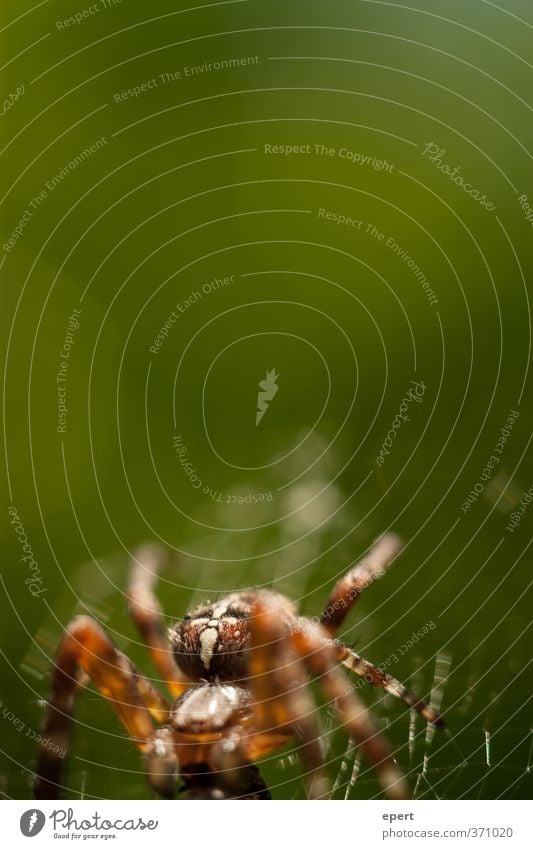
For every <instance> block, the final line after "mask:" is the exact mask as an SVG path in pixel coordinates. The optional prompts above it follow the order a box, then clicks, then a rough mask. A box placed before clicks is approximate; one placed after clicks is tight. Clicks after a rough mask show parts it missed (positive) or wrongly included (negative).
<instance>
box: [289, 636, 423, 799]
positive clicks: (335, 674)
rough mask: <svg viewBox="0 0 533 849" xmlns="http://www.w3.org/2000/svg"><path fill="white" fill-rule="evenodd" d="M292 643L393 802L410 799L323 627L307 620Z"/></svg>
mask: <svg viewBox="0 0 533 849" xmlns="http://www.w3.org/2000/svg"><path fill="white" fill-rule="evenodd" d="M291 639H292V642H293V644H294V646H295V648H296V650H297V652H298V654H299V655H300V657H301V658H302V660H303V661H304V662H305V664H306V666H307V667H308V669H309V670H310V671H311V672H314V673H316V674H317V675H319V676H320V681H319V683H320V685H321V687H322V689H323V690H324V692H325V694H326V695H327V696H328V698H330V699H331V700H332V701H335V704H336V707H337V710H338V712H339V714H340V716H341V718H342V720H343V722H344V724H345V725H346V728H347V731H348V733H349V734H350V735H351V736H352V737H354V739H355V740H357V741H358V742H359V744H360V746H361V749H362V752H363V755H364V756H365V757H366V759H367V761H368V762H369V763H370V764H372V765H373V766H374V769H375V770H376V773H377V775H378V778H379V781H380V784H381V786H382V787H383V789H384V790H385V792H386V793H387V795H388V796H389V797H390V798H391V799H408V798H409V792H408V787H407V782H406V780H405V778H404V775H403V773H402V772H401V770H400V769H399V767H397V766H396V764H395V762H394V760H393V757H392V753H391V751H390V749H389V745H388V743H387V742H386V740H385V738H384V737H383V736H382V735H381V733H380V732H379V730H378V729H377V727H376V725H375V723H374V720H373V718H372V715H371V713H370V711H369V710H368V708H367V707H366V705H365V704H364V703H363V702H362V701H361V700H360V699H359V697H358V696H357V695H356V693H355V692H354V691H353V688H351V687H350V686H347V685H348V681H347V679H346V678H345V676H344V675H343V674H342V672H341V671H340V670H339V669H338V667H337V666H336V662H337V658H336V655H335V650H334V646H333V645H332V644H331V640H328V639H327V634H326V633H325V632H324V630H323V629H322V628H321V627H320V626H315V625H313V623H312V622H309V621H307V622H306V624H305V626H303V625H302V627H300V628H298V629H295V630H294V631H293V632H292V637H291Z"/></svg>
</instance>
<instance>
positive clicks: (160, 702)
mask: <svg viewBox="0 0 533 849" xmlns="http://www.w3.org/2000/svg"><path fill="white" fill-rule="evenodd" d="M399 550H400V543H399V540H398V538H397V537H396V536H394V535H393V534H387V535H385V536H384V537H382V538H381V539H380V540H378V541H377V543H376V544H375V545H374V546H373V548H371V549H370V551H369V552H368V554H367V556H366V557H365V558H364V559H363V560H361V561H360V562H359V563H358V564H357V565H356V566H354V567H353V568H352V569H350V570H349V571H348V572H347V574H346V575H344V576H343V577H342V578H341V579H340V580H339V581H338V582H337V584H336V585H335V587H334V589H333V592H332V594H331V595H330V597H329V599H328V601H327V603H326V606H325V608H324V612H323V613H322V617H321V618H320V620H317V621H316V622H315V621H313V620H310V619H306V618H305V617H301V616H298V615H297V612H296V608H295V606H294V605H293V603H292V602H290V601H289V600H288V599H286V598H285V597H284V596H282V595H280V594H279V593H275V592H271V591H269V590H255V591H254V590H247V591H244V592H240V593H233V594H231V595H228V596H225V597H224V598H221V599H218V600H217V601H216V602H213V603H212V604H211V603H205V604H202V605H200V606H199V607H197V608H195V609H194V610H193V611H192V612H191V613H188V614H187V615H186V616H185V617H184V618H183V619H182V620H180V621H179V622H178V623H177V624H176V625H175V626H174V627H173V628H171V629H170V630H169V632H168V634H166V632H165V629H164V627H163V618H162V613H161V609H160V607H159V605H158V602H157V600H156V598H155V596H154V594H153V582H154V579H155V576H156V574H157V570H158V566H159V563H160V560H161V551H160V550H159V549H157V548H154V547H151V546H145V547H143V548H142V549H139V550H138V551H137V552H136V554H135V556H134V558H133V568H132V573H131V580H130V585H129V588H128V598H129V602H130V610H131V613H132V615H133V618H134V619H135V622H136V623H137V625H138V627H139V629H140V631H141V634H142V635H143V637H144V639H145V641H146V643H147V645H148V647H149V649H150V653H151V656H152V660H153V662H154V664H155V665H156V667H157V668H158V670H159V673H160V675H161V676H162V678H163V681H164V682H165V683H166V685H167V688H168V690H169V691H170V692H171V693H172V695H173V697H174V701H173V702H172V703H169V702H168V701H167V700H166V699H165V698H164V697H163V696H162V695H161V694H160V692H159V691H158V690H157V689H156V688H155V687H154V686H153V684H152V683H151V681H150V680H149V679H148V678H145V677H144V676H143V675H142V674H141V673H140V672H139V670H138V669H137V668H136V667H134V666H133V664H132V663H131V661H129V660H128V658H127V657H126V656H125V655H124V654H122V652H120V651H119V650H118V648H117V647H116V646H115V645H114V643H113V642H112V641H111V640H110V638H109V637H108V636H107V634H106V633H105V631H103V630H102V628H101V627H100V625H99V624H98V623H97V622H96V621H95V620H94V619H91V618H90V617H88V616H78V617H76V618H75V619H73V620H72V621H71V622H70V624H69V625H68V626H67V628H66V630H65V633H64V635H63V638H62V640H61V643H60V646H59V650H58V654H57V659H56V663H55V667H54V673H53V678H52V699H51V702H50V704H49V707H48V710H47V713H46V717H45V721H44V733H43V736H42V739H43V740H44V741H46V742H45V744H41V748H40V753H39V759H38V763H37V769H36V781H35V793H36V795H37V796H38V797H39V798H57V797H58V795H59V793H60V790H61V789H62V784H61V780H62V764H63V756H64V753H65V747H66V745H67V739H68V731H69V727H70V723H71V717H72V710H73V705H74V697H75V695H76V691H77V690H78V689H79V688H80V687H81V686H82V685H83V683H84V682H85V680H86V679H87V678H89V679H92V681H93V682H94V684H95V685H96V687H97V688H98V689H99V690H100V692H101V693H102V695H104V696H105V697H106V698H107V699H108V700H109V701H110V703H111V705H112V707H113V708H114V709H115V711H116V713H117V714H118V716H119V718H120V719H121V720H122V722H123V723H124V725H125V727H126V729H127V730H128V732H129V734H130V736H131V737H132V738H133V740H134V741H135V743H136V744H137V746H138V747H139V749H140V750H141V752H142V753H143V755H144V760H145V768H146V772H147V776H148V780H149V782H150V784H151V785H152V787H153V788H154V789H155V790H156V791H157V792H158V793H160V794H161V795H164V796H172V795H174V792H175V790H176V786H177V778H178V775H179V774H180V773H181V778H182V781H183V784H182V787H181V790H180V792H182V793H184V794H185V795H186V796H188V797H190V798H208V799H226V798H246V799H267V798H270V797H269V793H268V790H267V788H266V786H265V784H264V782H263V780H262V778H261V776H260V775H259V771H258V769H257V768H256V766H255V765H254V764H255V762H256V761H257V760H259V759H260V758H262V757H263V756H264V755H266V754H268V753H269V752H271V751H273V750H275V749H277V748H279V747H280V746H282V745H284V744H285V743H287V742H288V741H290V740H291V739H293V740H295V741H296V742H297V743H298V744H299V752H300V757H301V760H302V764H303V767H304V770H305V777H306V780H307V785H308V791H309V795H310V796H314V797H322V798H323V797H325V796H327V795H328V785H327V779H326V776H325V773H324V768H323V754H322V749H321V745H320V735H319V731H318V728H317V725H316V721H315V716H314V714H315V706H314V703H313V701H312V699H311V697H310V694H309V691H308V688H307V681H308V676H309V675H310V674H311V675H313V676H315V677H316V678H317V680H318V682H319V684H320V686H321V688H322V689H323V691H324V693H325V695H326V697H327V698H328V700H329V701H331V703H332V704H334V705H335V708H336V710H337V712H338V714H339V716H340V719H341V721H342V723H343V724H344V725H345V727H346V729H347V731H348V732H349V734H350V735H351V736H352V737H353V738H354V739H355V740H357V741H358V742H359V744H360V746H361V750H362V753H363V755H365V756H366V759H367V761H369V762H370V763H371V764H372V765H373V767H374V769H375V770H376V772H377V775H378V778H379V780H380V783H381V785H382V787H383V789H384V790H385V792H386V793H387V794H388V795H389V796H390V797H391V798H398V799H403V798H406V797H407V796H408V789H407V785H406V782H405V779H404V776H403V774H402V772H401V771H400V769H399V768H398V767H397V765H396V763H395V761H394V759H393V757H392V753H391V751H390V749H389V746H388V744H387V742H386V740H385V739H384V738H383V736H382V735H381V734H380V732H379V731H378V729H377V727H376V725H375V723H374V720H373V719H372V715H371V714H370V712H369V710H368V709H367V708H366V707H365V705H364V703H363V702H362V701H361V700H360V698H359V697H358V695H357V693H356V688H355V687H350V686H346V684H347V682H346V679H345V677H344V676H343V674H342V673H341V671H340V668H339V665H343V666H345V667H347V668H348V669H350V670H351V671H352V672H355V673H356V674H357V675H359V676H360V677H362V678H364V679H366V680H367V681H369V682H371V683H373V684H376V685H377V686H379V687H382V688H383V689H384V690H386V691H387V692H389V693H391V694H393V695H394V696H396V697H397V698H399V699H401V700H402V701H403V702H405V703H406V704H407V705H409V707H411V708H413V709H414V710H416V711H417V712H418V713H419V714H421V715H422V716H423V717H424V718H425V719H426V720H428V721H430V722H432V723H434V724H435V725H440V726H442V725H443V724H444V723H443V721H442V719H441V718H440V716H439V714H437V713H436V712H435V711H434V710H432V708H430V707H428V706H427V705H426V704H425V703H424V702H423V701H422V700H420V699H418V698H417V697H416V696H415V695H414V694H413V693H411V692H410V691H409V690H407V689H406V688H405V687H404V686H403V684H400V682H399V681H397V680H396V679H395V678H392V677H391V676H390V675H387V674H386V673H385V672H383V671H382V670H381V669H380V668H379V667H377V666H374V664H372V663H370V661H368V660H365V659H364V658H362V657H360V656H359V655H358V654H356V652H355V651H353V649H351V648H349V647H348V646H345V645H344V644H343V643H341V642H340V641H338V640H337V639H335V635H336V632H337V629H338V628H339V626H340V625H341V624H342V622H343V620H344V618H345V616H346V614H347V613H348V612H349V610H350V608H351V607H352V606H353V604H354V603H355V601H356V600H357V598H358V596H359V595H360V594H361V592H362V591H363V589H364V588H365V587H366V586H368V584H369V583H371V582H372V581H373V580H374V579H375V578H377V577H379V576H380V575H382V574H383V571H384V569H385V568H386V567H387V566H388V565H390V563H391V562H392V561H393V559H394V558H395V556H396V554H397V553H398V552H399ZM167 636H168V638H169V639H168V640H167ZM154 721H155V722H156V723H158V726H159V727H155V726H154ZM58 752H59V753H60V754H57V753H58ZM61 753H62V754H61Z"/></svg>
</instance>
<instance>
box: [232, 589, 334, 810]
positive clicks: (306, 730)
mask: <svg viewBox="0 0 533 849" xmlns="http://www.w3.org/2000/svg"><path fill="white" fill-rule="evenodd" d="M249 623H250V631H251V635H252V647H251V650H250V666H249V676H250V678H249V682H248V683H249V686H250V689H251V692H252V699H253V703H254V716H255V718H256V723H257V729H258V731H259V733H258V734H257V735H255V736H254V737H252V739H251V740H249V741H248V743H247V750H248V753H249V755H250V759H251V760H252V759H253V760H255V759H256V758H257V757H260V756H261V754H264V753H265V751H268V750H271V749H272V748H274V747H276V746H279V745H281V744H283V743H284V742H286V741H287V739H289V738H290V737H295V738H296V740H297V741H298V742H299V743H300V756H301V759H302V762H303V766H304V769H305V770H306V783H307V786H308V792H309V795H310V797H312V798H320V797H322V796H325V795H326V794H327V778H326V775H325V772H324V762H323V755H322V749H321V745H320V733H319V730H318V728H317V724H316V721H315V712H316V705H315V704H314V702H313V700H312V698H311V696H310V694H309V690H308V680H307V675H306V673H305V669H304V667H303V665H302V663H301V661H300V659H299V657H298V655H297V653H296V652H295V651H294V649H293V648H292V646H291V642H290V633H291V630H292V628H294V627H295V624H296V619H295V617H294V610H293V607H292V605H291V604H290V603H288V602H287V601H286V600H285V599H283V598H282V597H281V596H279V595H277V594H274V593H261V594H260V595H259V597H258V599H257V600H256V602H255V603H254V606H253V609H252V613H251V616H250V620H249ZM262 750H263V751H262Z"/></svg>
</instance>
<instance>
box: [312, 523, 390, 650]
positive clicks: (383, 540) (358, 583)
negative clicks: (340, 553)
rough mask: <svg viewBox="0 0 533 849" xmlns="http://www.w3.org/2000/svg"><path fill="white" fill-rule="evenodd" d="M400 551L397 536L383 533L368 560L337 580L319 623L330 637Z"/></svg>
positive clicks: (364, 559) (365, 558)
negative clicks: (366, 589) (366, 588)
mask: <svg viewBox="0 0 533 849" xmlns="http://www.w3.org/2000/svg"><path fill="white" fill-rule="evenodd" d="M401 548H402V544H401V541H400V538H399V537H397V536H396V534H392V533H388V534H384V536H382V537H380V538H379V539H378V540H376V542H375V543H374V545H373V546H372V548H371V549H370V551H369V552H368V554H367V555H366V557H363V559H362V560H360V561H359V563H357V564H356V565H355V566H354V567H353V569H350V571H349V572H347V573H346V575H344V576H343V577H342V578H341V579H340V580H339V581H337V583H336V584H335V587H334V588H333V592H332V593H331V595H330V597H329V598H328V600H327V602H326V606H325V608H324V612H323V613H322V617H321V620H320V622H321V625H322V627H323V628H325V629H326V631H327V632H328V633H329V635H330V636H334V635H335V634H336V633H337V630H338V629H339V627H340V625H341V624H342V623H343V621H344V619H345V617H346V616H347V615H348V613H349V612H350V610H351V609H352V607H353V605H354V604H355V602H356V601H357V599H358V598H359V596H360V595H361V593H362V592H363V590H364V589H365V587H367V586H368V585H369V584H371V583H372V581H375V580H376V578H379V577H380V576H381V575H382V574H383V572H384V571H385V569H387V568H388V567H389V566H390V565H391V563H392V561H393V560H394V558H395V557H396V555H397V554H399V552H400V551H401Z"/></svg>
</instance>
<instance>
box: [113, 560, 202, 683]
mask: <svg viewBox="0 0 533 849" xmlns="http://www.w3.org/2000/svg"><path fill="white" fill-rule="evenodd" d="M163 557H164V554H163V551H162V549H160V548H159V547H157V546H154V545H144V546H141V547H140V548H138V549H137V550H136V551H135V552H134V554H133V558H132V561H131V567H130V578H129V584H128V589H127V593H126V595H127V597H128V600H129V609H130V614H131V616H132V618H133V621H134V622H135V624H136V626H137V628H138V629H139V631H140V633H141V636H142V637H143V639H144V641H145V643H146V645H147V646H148V649H149V651H150V656H151V658H152V661H153V663H154V665H155V667H156V669H157V670H158V671H159V673H160V675H161V676H162V678H163V681H164V682H165V684H166V686H167V688H168V690H169V692H170V693H172V695H173V696H175V697H176V698H177V697H178V696H181V694H182V693H183V692H184V691H185V690H186V689H187V687H189V686H190V683H191V682H190V681H189V680H188V678H187V677H186V676H185V675H184V674H183V672H182V671H181V670H180V669H179V667H178V665H177V663H176V660H175V658H174V654H173V652H172V649H171V647H170V643H169V640H168V636H167V632H166V629H165V626H164V623H163V613H162V610H161V606H160V604H159V602H158V600H157V598H156V596H155V594H154V583H155V580H156V578H157V574H158V572H159V567H160V564H161V562H162V560H163Z"/></svg>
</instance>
